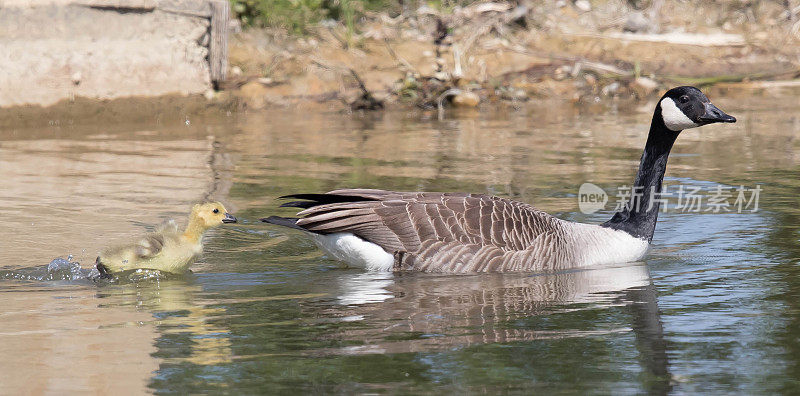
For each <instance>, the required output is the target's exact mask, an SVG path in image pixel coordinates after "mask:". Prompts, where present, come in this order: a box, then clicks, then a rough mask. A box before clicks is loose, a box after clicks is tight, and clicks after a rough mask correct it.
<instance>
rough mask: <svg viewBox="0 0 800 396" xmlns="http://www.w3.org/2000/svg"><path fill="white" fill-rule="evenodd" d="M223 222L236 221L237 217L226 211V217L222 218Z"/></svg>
mask: <svg viewBox="0 0 800 396" xmlns="http://www.w3.org/2000/svg"><path fill="white" fill-rule="evenodd" d="M222 222H223V223H235V222H236V218H235V217H233V216H231V214H230V213H225V218H223V219H222Z"/></svg>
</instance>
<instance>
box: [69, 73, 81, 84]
mask: <svg viewBox="0 0 800 396" xmlns="http://www.w3.org/2000/svg"><path fill="white" fill-rule="evenodd" d="M69 78H70V80H72V84H74V85H78V84H80V83H81V80H82V79H83V75H82V74H81V72H79V71H76V72H75V73H72V75H71V76H70V77H69Z"/></svg>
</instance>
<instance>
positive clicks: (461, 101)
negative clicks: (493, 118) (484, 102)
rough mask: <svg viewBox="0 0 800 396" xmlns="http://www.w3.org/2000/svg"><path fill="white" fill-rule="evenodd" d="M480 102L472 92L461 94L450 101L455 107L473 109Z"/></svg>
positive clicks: (478, 97)
mask: <svg viewBox="0 0 800 396" xmlns="http://www.w3.org/2000/svg"><path fill="white" fill-rule="evenodd" d="M480 102H481V98H480V96H478V94H476V93H474V92H461V93H459V94H457V95H455V96H453V99H452V103H453V106H456V107H475V106H477V105H478V103H480Z"/></svg>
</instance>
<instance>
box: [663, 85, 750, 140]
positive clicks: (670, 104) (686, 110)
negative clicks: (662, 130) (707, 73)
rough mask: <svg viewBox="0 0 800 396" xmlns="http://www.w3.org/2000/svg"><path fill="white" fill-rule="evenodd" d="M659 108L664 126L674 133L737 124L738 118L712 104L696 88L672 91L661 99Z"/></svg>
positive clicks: (673, 89)
mask: <svg viewBox="0 0 800 396" xmlns="http://www.w3.org/2000/svg"><path fill="white" fill-rule="evenodd" d="M658 107H659V108H660V109H661V119H662V120H663V121H664V125H665V126H666V127H667V129H669V130H671V131H673V132H680V131H682V130H684V129H689V128H696V127H699V126H703V125H708V124H713V123H715V122H736V118H734V117H732V116H729V115H727V114H725V112H723V111H722V110H720V109H719V108H717V106H714V105H713V104H711V101H710V100H708V98H707V97H706V95H704V94H703V93H702V92H700V90H699V89H697V88H695V87H677V88H672V89H670V90H669V91H667V93H665V94H664V96H662V97H661V101H660V102H659V104H658Z"/></svg>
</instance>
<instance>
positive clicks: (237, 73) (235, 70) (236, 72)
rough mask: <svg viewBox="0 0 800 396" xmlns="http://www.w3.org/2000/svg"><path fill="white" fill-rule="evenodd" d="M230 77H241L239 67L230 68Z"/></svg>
mask: <svg viewBox="0 0 800 396" xmlns="http://www.w3.org/2000/svg"><path fill="white" fill-rule="evenodd" d="M231 75H233V76H241V75H242V68H241V67H239V66H234V67H232V68H231Z"/></svg>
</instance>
